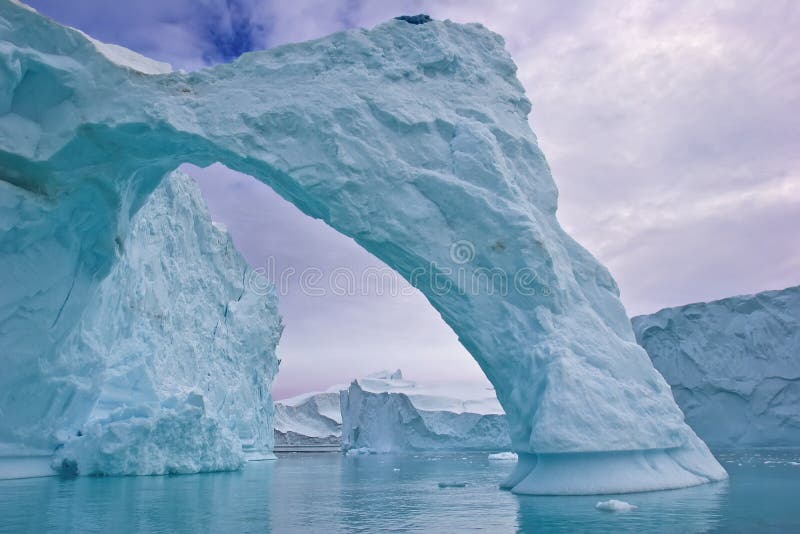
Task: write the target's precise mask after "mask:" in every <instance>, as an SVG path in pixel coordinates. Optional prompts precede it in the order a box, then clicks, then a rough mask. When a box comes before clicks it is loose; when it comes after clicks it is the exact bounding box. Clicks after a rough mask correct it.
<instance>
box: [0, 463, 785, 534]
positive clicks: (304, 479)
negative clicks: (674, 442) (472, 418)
mask: <svg viewBox="0 0 800 534" xmlns="http://www.w3.org/2000/svg"><path fill="white" fill-rule="evenodd" d="M718 457H719V458H720V460H721V461H722V463H723V465H724V466H725V468H726V469H727V470H728V472H729V473H730V480H728V481H726V482H721V483H716V484H708V485H705V486H698V487H695V488H687V489H683V490H673V491H661V492H652V493H638V494H628V495H612V496H582V497H531V496H517V495H513V494H511V493H509V492H505V491H500V490H499V489H497V486H498V484H499V483H500V481H501V480H502V479H503V478H504V477H505V476H506V475H507V474H508V473H509V471H510V470H511V469H512V468H513V465H514V463H513V462H503V461H491V460H489V459H488V458H487V455H486V454H438V455H423V454H418V455H359V456H344V455H341V454H339V453H315V454H308V453H296V454H285V455H281V456H280V457H279V459H278V461H276V462H252V463H249V464H247V466H246V467H245V468H244V469H243V470H242V471H239V472H232V473H212V474H203V475H187V476H166V477H107V478H96V477H81V478H73V479H62V478H56V477H49V478H36V479H24V480H7V481H0V531H2V532H14V533H17V532H48V531H49V532H114V533H124V532H191V533H197V532H214V533H222V532H280V533H283V532H321V533H333V532H381V531H389V532H479V531H483V532H491V533H497V532H552V531H555V532H558V531H564V532H584V531H598V532H682V533H683V532H710V531H712V532H713V531H723V532H725V531H738V532H747V531H751V532H752V531H758V532H771V531H780V532H800V450H780V451H778V450H759V451H744V452H727V453H725V452H723V453H719V454H718ZM612 498H615V499H618V500H622V501H625V502H628V503H630V504H632V505H635V506H636V509H635V510H631V511H628V512H608V511H603V510H598V509H596V508H595V505H596V504H597V502H598V501H600V500H608V499H612Z"/></svg>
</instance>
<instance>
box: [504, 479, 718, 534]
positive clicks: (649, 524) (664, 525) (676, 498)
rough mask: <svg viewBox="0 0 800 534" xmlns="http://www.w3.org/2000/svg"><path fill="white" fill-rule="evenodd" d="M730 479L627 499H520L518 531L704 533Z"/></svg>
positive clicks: (710, 526) (715, 515) (715, 519)
mask: <svg viewBox="0 0 800 534" xmlns="http://www.w3.org/2000/svg"><path fill="white" fill-rule="evenodd" d="M728 485H729V483H728V481H724V482H717V483H714V484H704V485H702V486H695V487H692V488H685V489H679V490H670V491H655V492H649V493H632V494H628V495H616V496H614V495H604V496H581V497H534V496H518V497H517V499H518V503H519V512H518V529H519V532H562V531H568V532H585V531H590V530H591V531H595V532H682V533H690V532H708V531H710V530H713V529H715V528H717V527H718V526H719V524H720V521H721V518H722V513H723V510H724V504H725V502H726V498H727V494H728ZM611 498H614V499H619V500H623V501H626V502H629V503H631V504H634V505H636V506H637V507H638V508H637V509H636V510H634V511H631V512H623V513H608V512H600V511H598V510H596V509H595V507H594V506H595V504H596V503H597V502H598V501H600V500H607V499H611Z"/></svg>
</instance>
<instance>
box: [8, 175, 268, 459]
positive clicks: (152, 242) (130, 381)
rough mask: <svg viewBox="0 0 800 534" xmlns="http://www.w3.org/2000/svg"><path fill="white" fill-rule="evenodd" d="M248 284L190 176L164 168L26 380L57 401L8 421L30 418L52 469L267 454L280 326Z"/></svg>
mask: <svg viewBox="0 0 800 534" xmlns="http://www.w3.org/2000/svg"><path fill="white" fill-rule="evenodd" d="M251 276H252V271H251V270H250V269H249V268H248V267H247V265H246V264H245V262H244V260H243V259H242V258H241V256H240V255H239V253H238V252H237V251H236V249H235V248H234V246H233V242H232V241H231V238H230V236H229V235H228V234H227V232H225V231H224V230H223V229H221V227H219V226H218V225H214V224H212V221H211V218H210V216H209V214H208V211H207V210H206V208H205V204H204V202H203V199H202V197H201V196H200V191H199V189H198V188H197V186H196V185H195V183H194V182H193V180H192V179H191V178H190V177H188V176H186V175H185V174H182V173H179V172H174V173H172V174H171V175H170V176H168V177H167V178H166V179H165V180H164V181H163V182H162V183H161V185H159V186H158V188H157V189H156V191H155V192H154V193H153V194H152V195H151V196H150V197H149V198H148V201H147V203H146V204H145V206H144V207H143V208H142V209H141V210H139V211H138V212H137V213H136V215H135V216H134V217H133V219H132V221H131V225H130V228H129V230H128V232H127V235H126V237H125V241H124V245H121V246H120V250H119V259H118V261H117V262H116V263H115V264H114V266H113V267H112V270H111V273H110V274H109V275H108V276H107V277H106V278H105V279H104V280H103V281H102V282H101V283H100V284H99V286H98V287H97V288H96V289H95V291H94V292H93V293H92V295H90V297H89V299H88V302H87V304H86V308H85V310H84V313H83V317H82V320H81V321H80V323H79V324H78V325H77V326H76V328H75V329H74V331H73V332H72V334H71V335H70V336H69V337H68V338H67V339H66V340H65V341H64V343H62V344H61V345H60V346H59V349H58V356H57V359H56V361H55V362H53V364H52V365H53V367H52V369H47V370H45V371H47V372H44V373H42V376H40V377H38V382H37V383H34V384H30V385H28V387H29V388H30V391H32V390H33V388H34V387H36V388H37V389H38V391H37V393H38V394H39V397H45V396H46V395H45V394H46V393H49V394H50V395H53V396H55V400H56V401H57V402H51V404H50V405H48V406H45V407H41V406H40V405H39V404H38V403H36V402H30V403H29V404H28V405H27V406H25V407H24V408H23V407H22V406H18V408H19V409H25V410H30V412H29V413H18V414H15V416H16V417H19V418H20V419H18V420H19V421H20V422H21V423H22V422H25V423H27V424H28V426H27V427H18V429H24V430H25V431H26V432H28V433H29V435H31V436H36V437H37V438H38V440H39V441H40V442H41V443H42V445H44V446H45V447H47V448H48V449H50V450H52V449H56V453H55V458H54V461H53V465H54V467H55V468H56V469H58V470H61V471H67V472H70V473H72V472H77V473H79V474H103V475H126V474H140V475H144V474H148V475H149V474H167V473H193V472H199V471H217V470H227V469H235V468H238V467H239V466H241V464H242V462H243V460H244V459H245V458H250V459H258V458H268V457H272V433H271V431H270V429H271V427H272V403H271V397H270V393H269V387H270V384H271V382H272V379H273V377H274V375H275V373H276V371H277V363H278V362H277V357H276V355H275V347H276V344H277V341H278V338H279V336H280V332H281V323H280V316H279V315H278V312H277V299H276V297H275V294H274V291H272V290H271V289H268V290H266V291H265V293H266V295H264V296H262V295H259V294H257V293H256V292H254V291H253V290H252V287H251V285H250V284H248V283H246V282H247V281H248V279H249V278H250V277H251ZM263 287H264V288H267V286H266V284H265V285H264V286H263ZM29 400H30V401H36V400H37V397H33V398H31V399H29ZM56 408H57V411H56ZM36 410H41V411H40V412H37V411H36ZM34 413H44V414H45V415H46V418H45V419H43V420H41V421H36V420H34V419H33V418H32V414H34Z"/></svg>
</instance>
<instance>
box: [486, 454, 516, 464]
mask: <svg viewBox="0 0 800 534" xmlns="http://www.w3.org/2000/svg"><path fill="white" fill-rule="evenodd" d="M489 459H490V460H497V461H503V462H516V461H517V453H516V452H496V453H493V454H490V455H489Z"/></svg>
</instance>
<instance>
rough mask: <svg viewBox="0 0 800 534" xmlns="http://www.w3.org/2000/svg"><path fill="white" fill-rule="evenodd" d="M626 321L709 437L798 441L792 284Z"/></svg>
mask: <svg viewBox="0 0 800 534" xmlns="http://www.w3.org/2000/svg"><path fill="white" fill-rule="evenodd" d="M632 323H633V328H634V331H635V332H636V337H637V339H638V340H639V342H640V343H641V344H642V346H643V347H644V348H645V349H646V350H647V352H648V354H650V357H651V358H652V360H653V363H654V364H655V366H656V368H657V369H658V370H659V371H661V373H662V374H663V375H664V377H665V378H666V379H667V382H669V384H670V385H671V386H672V391H673V392H674V394H675V400H677V402H678V404H679V405H680V407H681V408H682V409H683V411H684V413H685V414H686V420H687V421H688V422H689V424H690V425H691V426H692V428H694V429H695V431H696V432H697V433H698V434H699V435H700V437H702V438H703V439H704V440H705V441H706V442H707V443H708V444H709V445H711V446H713V447H719V448H734V447H754V446H767V447H772V446H795V447H796V446H799V445H800V286H798V287H790V288H788V289H784V290H780V291H765V292H763V293H758V294H756V295H745V296H738V297H731V298H727V299H723V300H718V301H714V302H699V303H695V304H688V305H686V306H680V307H677V308H667V309H664V310H661V311H659V312H658V313H654V314H653V315H642V316H639V317H634V318H633V320H632Z"/></svg>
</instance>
